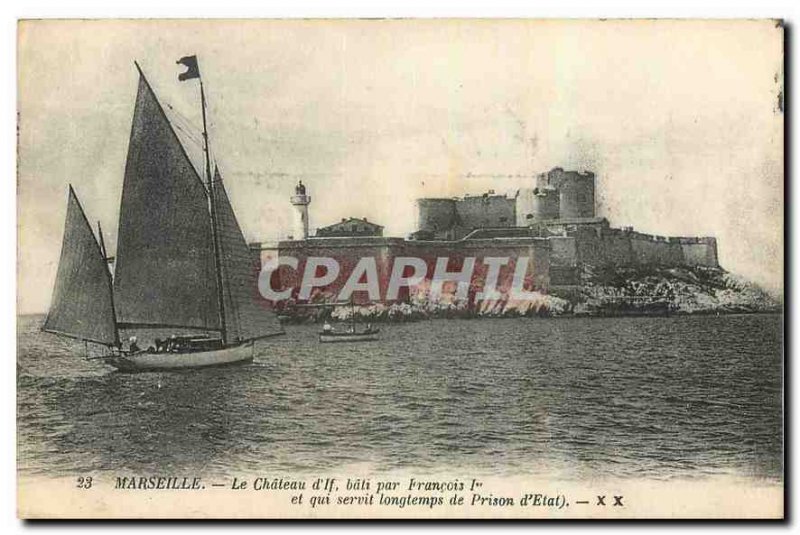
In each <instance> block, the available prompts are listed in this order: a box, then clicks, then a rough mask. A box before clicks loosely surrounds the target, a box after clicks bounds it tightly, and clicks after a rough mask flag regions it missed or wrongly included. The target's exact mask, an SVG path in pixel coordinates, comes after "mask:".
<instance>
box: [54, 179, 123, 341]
mask: <svg viewBox="0 0 800 535" xmlns="http://www.w3.org/2000/svg"><path fill="white" fill-rule="evenodd" d="M43 329H44V330H45V331H48V332H52V333H56V334H61V335H64V336H70V337H73V338H78V339H80V340H87V341H90V342H97V343H99V344H105V345H117V344H118V342H119V337H118V334H117V327H116V324H115V322H114V303H113V301H112V294H111V274H110V273H109V271H108V266H107V264H106V259H105V257H104V255H103V253H102V252H101V249H100V245H99V244H98V243H97V240H96V239H95V236H94V234H93V233H92V227H91V226H90V225H89V222H88V221H87V219H86V215H85V214H84V213H83V208H81V205H80V202H78V198H77V196H76V195H75V191H74V190H73V189H72V186H70V188H69V198H68V200H67V218H66V223H65V225H64V241H63V243H62V245H61V258H60V259H59V261H58V272H57V274H56V283H55V287H54V289H53V300H52V302H51V304H50V312H49V313H48V314H47V320H45V323H44V328H43Z"/></svg>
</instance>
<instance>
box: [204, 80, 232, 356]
mask: <svg viewBox="0 0 800 535" xmlns="http://www.w3.org/2000/svg"><path fill="white" fill-rule="evenodd" d="M198 79H199V80H200V107H201V109H202V112H203V144H204V145H205V146H204V147H203V150H204V151H205V156H206V162H205V163H206V182H207V184H208V203H209V209H210V211H211V241H212V242H213V244H214V266H215V268H216V269H215V271H216V275H217V302H218V303H219V324H220V327H221V329H222V342H223V343H224V344H227V342H228V331H227V329H226V328H225V298H224V292H223V288H222V260H221V258H220V252H219V234H218V232H217V203H216V201H215V198H214V184H213V177H212V176H211V155H210V154H209V150H208V125H207V123H206V93H205V90H204V88H203V77H202V76H198Z"/></svg>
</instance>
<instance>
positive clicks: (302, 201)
mask: <svg viewBox="0 0 800 535" xmlns="http://www.w3.org/2000/svg"><path fill="white" fill-rule="evenodd" d="M309 204H311V196H310V195H306V187H305V185H304V184H303V181H302V180H301V181H299V182H298V183H297V186H295V187H294V195H292V206H294V224H293V225H292V229H293V230H292V232H293V234H292V238H294V239H295V240H305V239H306V238H308V205H309Z"/></svg>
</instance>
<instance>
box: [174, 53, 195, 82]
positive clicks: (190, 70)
mask: <svg viewBox="0 0 800 535" xmlns="http://www.w3.org/2000/svg"><path fill="white" fill-rule="evenodd" d="M175 63H177V64H178V65H184V66H185V67H186V72H182V73H180V74H179V75H178V80H180V81H181V82H183V81H184V80H191V79H192V78H200V69H199V68H198V67H197V56H184V57H182V58H181V59H179V60H178V61H176V62H175Z"/></svg>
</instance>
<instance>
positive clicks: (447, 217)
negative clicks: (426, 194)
mask: <svg viewBox="0 0 800 535" xmlns="http://www.w3.org/2000/svg"><path fill="white" fill-rule="evenodd" d="M456 223H457V217H456V201H455V199H417V229H418V230H427V231H431V232H437V231H446V230H449V229H451V228H452V227H453V226H455V225H456Z"/></svg>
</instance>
